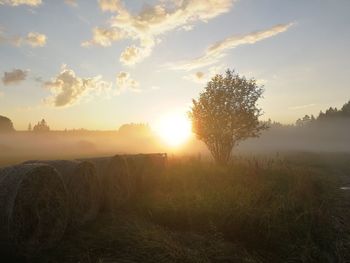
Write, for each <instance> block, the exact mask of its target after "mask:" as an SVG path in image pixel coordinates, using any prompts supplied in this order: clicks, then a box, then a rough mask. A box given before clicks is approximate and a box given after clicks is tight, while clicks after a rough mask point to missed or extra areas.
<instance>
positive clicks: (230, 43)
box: [167, 23, 293, 71]
mask: <svg viewBox="0 0 350 263" xmlns="http://www.w3.org/2000/svg"><path fill="white" fill-rule="evenodd" d="M292 25H293V23H289V24H281V25H276V26H274V27H271V28H269V29H266V30H262V31H257V32H253V33H249V34H246V35H240V36H236V35H234V36H231V37H228V38H226V39H224V40H222V41H219V42H217V43H215V44H213V45H211V46H209V48H207V50H206V51H205V53H204V54H203V55H202V56H200V57H198V58H195V59H191V60H187V61H183V62H179V63H176V64H171V65H167V67H169V68H171V69H175V70H188V71H189V70H194V69H198V68H202V67H205V66H209V65H212V64H215V63H217V62H219V61H220V59H222V58H223V57H225V56H226V55H227V51H228V50H230V49H234V48H236V47H238V46H240V45H246V44H254V43H256V42H258V41H261V40H263V39H266V38H269V37H273V36H275V35H278V34H280V33H282V32H285V31H287V30H288V29H289V28H290V27H291V26H292Z"/></svg>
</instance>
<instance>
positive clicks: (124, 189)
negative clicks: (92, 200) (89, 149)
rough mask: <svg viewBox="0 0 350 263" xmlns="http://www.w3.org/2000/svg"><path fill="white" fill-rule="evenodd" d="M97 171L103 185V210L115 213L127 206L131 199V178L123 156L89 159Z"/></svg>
mask: <svg viewBox="0 0 350 263" xmlns="http://www.w3.org/2000/svg"><path fill="white" fill-rule="evenodd" d="M87 161H89V162H92V163H93V164H94V165H95V167H96V171H97V175H98V176H97V177H98V180H99V183H100V185H101V197H100V198H101V199H100V200H101V204H102V206H101V208H102V209H104V210H109V211H113V210H115V209H118V208H120V207H121V206H122V205H124V204H126V203H127V201H128V200H129V198H130V176H129V169H128V165H127V163H126V161H125V159H124V157H123V156H119V155H116V156H113V157H101V158H92V159H87Z"/></svg>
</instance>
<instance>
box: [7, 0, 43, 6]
mask: <svg viewBox="0 0 350 263" xmlns="http://www.w3.org/2000/svg"><path fill="white" fill-rule="evenodd" d="M41 3H42V1H41V0H0V5H9V6H19V5H28V6H32V7H34V6H38V5H40V4H41Z"/></svg>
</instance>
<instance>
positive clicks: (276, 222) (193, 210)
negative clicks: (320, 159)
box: [139, 159, 338, 262]
mask: <svg viewBox="0 0 350 263" xmlns="http://www.w3.org/2000/svg"><path fill="white" fill-rule="evenodd" d="M335 185H336V184H335V180H334V179H333V178H332V177H331V176H329V175H327V174H324V173H322V172H320V171H319V170H316V169H313V168H308V167H305V166H304V167H298V166H295V165H293V166H291V165H289V164H288V163H287V162H284V161H282V160H258V159H253V160H252V159H248V160H244V159H240V160H235V161H234V162H232V163H231V164H230V165H229V167H226V168H222V167H218V166H215V165H213V164H210V163H201V162H193V161H192V162H188V163H186V162H185V163H183V162H174V163H170V167H169V169H168V171H167V173H166V175H165V176H164V177H163V178H162V179H161V180H160V181H159V185H158V186H157V187H156V188H154V189H153V190H152V191H150V192H149V194H148V195H147V197H144V199H143V201H141V202H140V203H139V208H140V210H142V211H143V212H144V213H145V214H147V215H148V217H149V219H150V220H152V221H153V222H155V223H157V224H160V225H162V226H166V227H168V228H170V229H173V230H177V231H179V230H180V231H190V232H195V233H206V232H208V230H209V229H215V230H216V231H217V232H218V233H219V234H220V235H222V236H223V238H224V239H225V240H227V241H230V242H232V243H235V244H239V245H240V246H242V247H244V248H246V249H247V250H248V251H251V252H252V253H255V254H258V255H261V256H262V258H264V259H265V260H269V261H271V260H273V261H277V262H278V261H288V262H289V261H291V262H294V261H295V262H296V261H298V262H299V261H302V262H329V260H330V259H334V258H337V256H338V255H336V253H335V251H336V249H335V247H334V246H335V244H336V238H337V237H336V233H335V230H334V222H333V217H332V207H333V202H334V200H333V198H332V197H333V196H334V193H335V192H336V191H337V189H336V187H335Z"/></svg>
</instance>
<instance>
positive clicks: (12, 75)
mask: <svg viewBox="0 0 350 263" xmlns="http://www.w3.org/2000/svg"><path fill="white" fill-rule="evenodd" d="M27 75H28V71H26V70H21V69H14V70H12V71H10V72H4V76H3V77H2V82H3V83H4V85H12V84H18V83H20V82H22V81H23V80H25V79H26V78H27Z"/></svg>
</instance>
